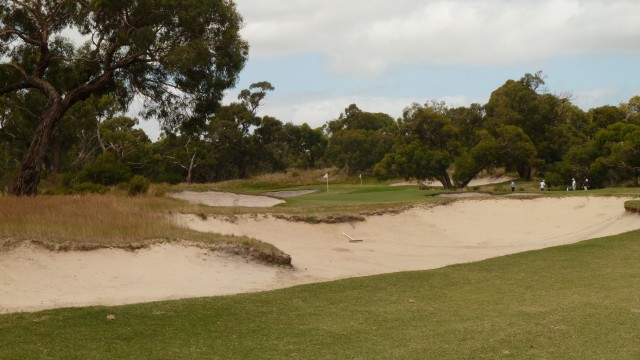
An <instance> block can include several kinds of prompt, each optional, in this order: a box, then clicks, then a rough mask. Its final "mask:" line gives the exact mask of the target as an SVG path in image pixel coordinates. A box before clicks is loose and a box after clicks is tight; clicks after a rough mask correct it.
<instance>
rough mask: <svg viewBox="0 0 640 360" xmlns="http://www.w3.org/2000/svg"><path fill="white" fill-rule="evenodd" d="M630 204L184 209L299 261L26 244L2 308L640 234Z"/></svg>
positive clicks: (118, 298) (2, 270) (111, 299)
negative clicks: (357, 214)
mask: <svg viewBox="0 0 640 360" xmlns="http://www.w3.org/2000/svg"><path fill="white" fill-rule="evenodd" d="M625 200H627V199H624V198H615V197H571V198H570V197H567V198H537V199H518V198H502V199H496V198H489V199H468V200H459V201H457V202H455V203H453V204H449V205H445V206H438V207H433V208H427V207H425V208H414V209H411V210H408V211H406V212H403V213H400V214H394V215H390V214H388V215H380V216H373V217H369V218H367V219H366V221H364V222H356V223H345V224H317V225H311V224H305V223H291V222H286V221H284V220H279V219H275V218H273V217H270V216H258V217H256V216H241V217H238V218H236V219H235V221H234V222H228V221H225V220H223V219H214V218H209V219H207V220H202V219H201V218H199V217H197V216H187V215H181V216H180V217H179V218H178V219H177V221H180V222H181V223H183V224H184V225H185V226H188V227H190V228H193V229H196V230H199V231H211V232H218V233H225V234H235V235H246V236H250V237H254V238H257V239H260V240H263V241H266V242H269V243H272V244H274V245H275V246H277V247H278V248H280V249H282V250H283V251H284V252H286V253H288V254H290V255H291V256H292V263H293V268H292V269H287V268H279V267H272V266H267V265H261V264H255V263H250V262H247V261H246V260H244V259H242V258H239V257H233V256H223V255H219V254H216V253H211V252H208V251H206V250H202V249H197V248H191V247H186V246H180V245H167V244H165V245H160V246H154V247H152V248H150V249H146V250H138V251H135V252H130V251H123V250H109V249H105V250H98V251H91V252H68V253H52V252H48V251H45V250H41V249H34V248H32V247H28V246H23V247H20V248H17V249H14V250H12V251H9V252H5V253H0V313H7V312H16V311H35V310H41V309H49V308H56V307H68V306H86V305H118V304H128V303H138V302H147V301H153V300H165V299H178V298H187V297H197V296H214V295H222V294H233V293H241V292H251V291H261V290H269V289H276V288H282V287H287V286H291V285H296V284H304V283H309V282H317V281H328V280H334V279H341V278H346V277H354V276H364V275H372V274H381V273H388V272H396V271H409V270H424V269H433V268H438V267H442V266H446V265H450V264H457V263H465V262H472V261H477V260H482V259H487V258H491V257H496V256H500V255H506V254H512V253H517V252H522V251H527V250H532V249H540V248H545V247H550V246H556V245H561V244H570V243H575V242H578V241H582V240H586V239H591V238H596V237H602V236H607V235H614V234H619V233H623V232H627V231H631V230H635V229H640V216H638V215H637V214H628V213H625V211H624V208H623V203H624V201H625ZM344 234H347V235H349V236H350V237H352V238H355V239H358V240H362V241H361V242H350V241H349V238H348V237H347V236H345V235H344Z"/></svg>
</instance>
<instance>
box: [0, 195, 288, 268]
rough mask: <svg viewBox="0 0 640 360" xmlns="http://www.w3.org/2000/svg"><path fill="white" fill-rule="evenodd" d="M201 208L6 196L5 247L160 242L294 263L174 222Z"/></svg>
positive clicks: (150, 200) (1, 235) (160, 201)
mask: <svg viewBox="0 0 640 360" xmlns="http://www.w3.org/2000/svg"><path fill="white" fill-rule="evenodd" d="M198 209H200V207H198V206H191V205H186V204H183V203H180V202H178V201H174V200H172V199H167V198H160V197H151V196H137V197H127V196H118V195H114V194H108V195H83V196H37V197H13V196H0V248H1V247H3V246H4V247H7V246H16V245H18V244H20V243H22V242H25V241H29V242H31V243H34V244H37V245H41V246H44V247H46V248H49V249H52V250H91V249H96V248H106V247H116V248H126V249H136V248H142V247H146V246H149V245H151V244H154V243H158V242H191V243H195V244H196V245H198V246H206V247H208V248H211V249H213V250H222V251H225V252H231V253H236V254H241V255H248V256H251V257H254V258H258V259H260V260H263V261H267V262H275V263H277V264H288V263H290V257H289V256H288V255H286V254H284V253H282V251H280V250H278V249H277V248H275V247H274V246H272V245H270V244H267V243H263V242H261V241H258V240H255V239H249V238H246V237H237V236H226V235H220V234H212V233H200V232H196V231H192V230H189V229H186V228H183V227H181V226H179V225H178V224H176V223H174V222H173V221H172V214H173V213H174V212H175V211H184V212H192V213H199V211H198Z"/></svg>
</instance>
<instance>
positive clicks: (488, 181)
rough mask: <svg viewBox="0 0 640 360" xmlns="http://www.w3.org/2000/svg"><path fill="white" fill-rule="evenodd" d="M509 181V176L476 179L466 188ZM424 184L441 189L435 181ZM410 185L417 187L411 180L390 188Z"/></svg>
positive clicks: (416, 183) (510, 178) (439, 184)
mask: <svg viewBox="0 0 640 360" xmlns="http://www.w3.org/2000/svg"><path fill="white" fill-rule="evenodd" d="M511 180H513V178H512V177H509V176H499V177H485V178H478V179H473V180H471V181H469V184H467V187H473V186H482V185H491V184H500V183H504V182H507V181H511ZM424 184H425V185H426V186H429V187H442V183H441V182H440V181H437V180H431V181H425V182H424ZM410 185H414V186H417V185H418V182H417V181H416V180H411V181H401V182H397V183H393V184H391V186H410Z"/></svg>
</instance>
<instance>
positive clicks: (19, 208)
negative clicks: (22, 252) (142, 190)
mask: <svg viewBox="0 0 640 360" xmlns="http://www.w3.org/2000/svg"><path fill="white" fill-rule="evenodd" d="M162 207H163V206H162V204H161V200H159V199H157V200H156V199H154V198H148V197H136V198H133V197H120V196H114V195H83V196H38V197H12V196H5V197H0V219H1V221H0V237H1V238H13V239H22V240H39V241H47V242H55V243H63V242H74V243H99V244H104V245H110V244H113V245H120V244H122V243H124V242H127V243H131V242H142V241H146V240H149V239H158V238H163V239H164V238H167V236H169V237H171V236H172V235H175V234H176V229H175V226H173V225H172V224H171V223H170V222H169V221H167V220H166V219H165V216H163V214H162V213H161V212H160V211H161V209H162Z"/></svg>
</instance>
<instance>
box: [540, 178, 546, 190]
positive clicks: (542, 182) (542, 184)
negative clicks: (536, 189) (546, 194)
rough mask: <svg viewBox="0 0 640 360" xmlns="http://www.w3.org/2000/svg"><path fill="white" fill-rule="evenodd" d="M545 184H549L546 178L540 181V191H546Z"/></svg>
mask: <svg viewBox="0 0 640 360" xmlns="http://www.w3.org/2000/svg"><path fill="white" fill-rule="evenodd" d="M545 186H547V184H546V183H545V182H544V179H542V181H540V191H544V187H545Z"/></svg>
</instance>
